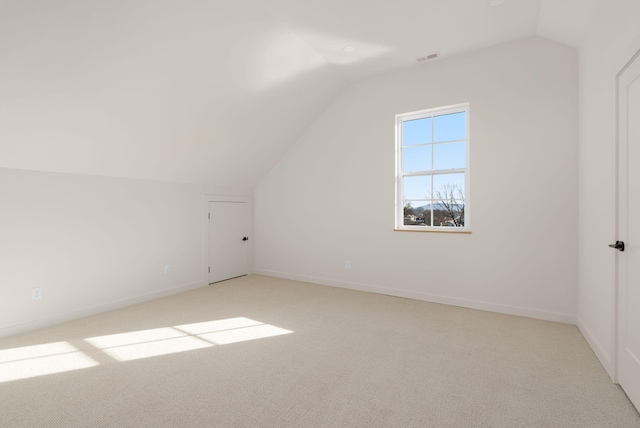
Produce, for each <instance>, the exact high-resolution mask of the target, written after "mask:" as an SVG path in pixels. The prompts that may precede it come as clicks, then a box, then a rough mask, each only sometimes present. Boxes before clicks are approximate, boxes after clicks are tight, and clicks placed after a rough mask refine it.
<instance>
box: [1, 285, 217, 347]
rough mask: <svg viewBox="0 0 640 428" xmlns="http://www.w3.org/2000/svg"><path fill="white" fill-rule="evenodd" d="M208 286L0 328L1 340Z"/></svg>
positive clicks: (161, 292) (179, 288)
mask: <svg viewBox="0 0 640 428" xmlns="http://www.w3.org/2000/svg"><path fill="white" fill-rule="evenodd" d="M206 285H207V284H206V283H205V282H204V281H198V282H192V283H190V284H183V285H178V286H175V287H169V288H163V289H162V290H156V291H152V292H150V293H145V294H139V295H137V296H133V297H126V298H124V299H118V300H113V301H111V302H106V303H101V304H99V305H94V306H88V307H86V308H82V309H74V310H72V311H68V312H64V313H61V314H56V315H51V316H48V317H44V318H39V319H36V320H32V321H26V322H23V323H20V324H15V325H10V326H7V327H0V338H3V337H9V336H14V335H16V334H21V333H27V332H29V331H33V330H37V329H40V328H45V327H49V326H52V325H56V324H62V323H64V322H68V321H73V320H76V319H80V318H84V317H88V316H92V315H97V314H100V313H103V312H107V311H112V310H114V309H120V308H124V307H127V306H132V305H135V304H138V303H143V302H148V301H150V300H154V299H159V298H161V297H165V296H170V295H172V294H177V293H182V292H184V291H188V290H193V289H195V288H200V287H204V286H206Z"/></svg>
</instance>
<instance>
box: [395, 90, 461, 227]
mask: <svg viewBox="0 0 640 428" xmlns="http://www.w3.org/2000/svg"><path fill="white" fill-rule="evenodd" d="M460 112H465V119H466V120H465V126H466V138H465V140H464V141H465V151H466V165H465V167H464V168H456V169H441V170H432V171H431V173H432V175H433V172H435V171H437V173H438V174H443V173H447V172H449V173H452V172H463V173H464V186H465V195H464V198H465V203H464V213H465V215H464V226H462V227H449V226H412V225H405V224H404V192H403V177H405V176H420V175H424V174H423V173H421V172H417V173H416V172H411V173H407V174H404V171H403V170H402V147H403V146H402V141H403V139H402V123H403V122H406V121H410V120H416V119H423V118H427V117H435V116H441V115H445V114H453V113H460ZM470 113H471V104H470V103H469V102H466V103H460V104H453V105H449V106H443V107H436V108H430V109H424V110H418V111H412V112H408V113H400V114H396V117H395V120H396V124H395V127H396V129H395V131H396V132H395V134H396V135H395V137H396V141H395V162H396V164H395V172H396V174H395V218H394V220H395V225H394V230H395V231H401V232H437V233H467V234H468V233H471V204H470V200H471V198H470V194H471V186H470V182H471V180H470V176H471V173H470V171H471V162H470V159H471V156H470V153H471V143H470V142H471V128H470V126H469V124H470V120H471V114H470ZM432 132H434V130H433V128H432ZM452 141H453V140H452ZM431 143H432V144H433V141H432V142H431ZM432 203H433V200H432Z"/></svg>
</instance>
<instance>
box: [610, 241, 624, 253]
mask: <svg viewBox="0 0 640 428" xmlns="http://www.w3.org/2000/svg"><path fill="white" fill-rule="evenodd" d="M609 246H610V247H611V248H615V249H616V250H618V251H624V242H622V241H616V243H615V244H609Z"/></svg>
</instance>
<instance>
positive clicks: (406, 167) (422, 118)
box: [396, 104, 470, 232]
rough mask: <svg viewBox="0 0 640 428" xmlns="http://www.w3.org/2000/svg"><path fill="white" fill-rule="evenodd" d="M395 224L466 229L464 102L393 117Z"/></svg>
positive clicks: (466, 123)
mask: <svg viewBox="0 0 640 428" xmlns="http://www.w3.org/2000/svg"><path fill="white" fill-rule="evenodd" d="M396 158H397V165H396V171H397V173H396V182H397V183H396V184H397V189H396V229H400V230H437V231H449V232H462V231H469V224H470V223H469V104H459V105H455V106H449V107H442V108H436V109H430V110H422V111H418V112H412V113H404V114H399V115H397V116H396Z"/></svg>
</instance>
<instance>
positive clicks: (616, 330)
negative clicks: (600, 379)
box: [611, 42, 640, 385]
mask: <svg viewBox="0 0 640 428" xmlns="http://www.w3.org/2000/svg"><path fill="white" fill-rule="evenodd" d="M633 46H634V49H633V50H631V51H629V52H628V53H627V55H626V56H625V57H624V58H625V61H624V64H623V65H621V66H620V67H618V69H619V70H620V71H618V73H617V74H616V79H615V154H614V157H615V158H614V192H613V197H614V219H615V222H614V234H615V235H614V241H616V240H622V241H624V240H625V239H623V238H625V237H621V236H620V203H621V202H620V201H621V197H620V174H621V165H620V157H621V145H622V144H621V141H620V78H621V76H622V74H623V73H624V72H625V71H626V70H627V69H628V68H629V67H630V66H631V64H633V63H634V61H636V60H638V58H640V47H639V46H640V42H636V43H634V45H633ZM626 153H627V152H626V148H625V150H624V154H625V155H626ZM624 172H625V174H626V172H627V171H626V167H625V170H624ZM625 177H626V175H625ZM625 190H627V191H628V189H625ZM625 206H626V202H625ZM619 274H620V255H619V251H616V252H615V261H614V272H613V275H614V277H613V281H614V299H613V325H612V330H613V334H612V342H613V346H612V361H611V365H612V372H613V382H614V383H616V384H618V385H619V384H620V377H619V376H620V371H619V365H620V364H619V362H620V352H619V349H618V347H619V345H620V340H619V334H620V278H619V276H620V275H619Z"/></svg>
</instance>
